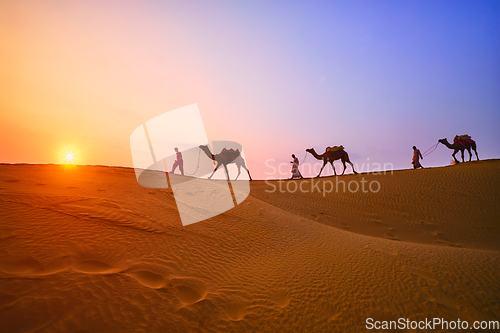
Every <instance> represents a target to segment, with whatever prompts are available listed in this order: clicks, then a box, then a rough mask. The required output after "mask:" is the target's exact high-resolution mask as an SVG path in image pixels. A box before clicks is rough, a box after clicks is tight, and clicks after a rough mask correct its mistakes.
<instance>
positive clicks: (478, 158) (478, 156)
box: [474, 149, 479, 161]
mask: <svg viewBox="0 0 500 333" xmlns="http://www.w3.org/2000/svg"><path fill="white" fill-rule="evenodd" d="M474 152H475V153H476V158H477V160H478V161H479V156H477V150H475V149H474Z"/></svg>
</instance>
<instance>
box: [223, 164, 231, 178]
mask: <svg viewBox="0 0 500 333" xmlns="http://www.w3.org/2000/svg"><path fill="white" fill-rule="evenodd" d="M222 165H223V166H224V170H225V171H226V176H227V181H230V179H229V171H228V170H227V166H226V165H225V164H222Z"/></svg>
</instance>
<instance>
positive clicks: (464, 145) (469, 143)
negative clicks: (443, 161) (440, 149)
mask: <svg viewBox="0 0 500 333" xmlns="http://www.w3.org/2000/svg"><path fill="white" fill-rule="evenodd" d="M438 142H440V143H442V144H443V145H445V146H446V147H448V148H450V149H453V150H454V151H453V154H451V156H452V157H453V159H454V160H455V162H457V163H460V162H459V161H458V160H457V158H456V157H455V154H456V153H458V151H460V153H461V154H462V162H465V161H464V150H466V149H467V151H468V152H469V162H470V161H471V160H472V153H471V152H470V150H471V148H472V150H474V153H476V158H477V160H478V161H479V156H478V155H477V151H476V142H475V141H474V140H472V139H470V140H466V141H455V142H453V144H450V143H449V142H448V139H447V138H444V139H439V140H438Z"/></svg>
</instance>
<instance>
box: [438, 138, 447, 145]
mask: <svg viewBox="0 0 500 333" xmlns="http://www.w3.org/2000/svg"><path fill="white" fill-rule="evenodd" d="M438 142H440V143H442V144H445V142H448V139H447V138H444V139H439V140H438Z"/></svg>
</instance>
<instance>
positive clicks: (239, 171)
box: [234, 164, 241, 180]
mask: <svg viewBox="0 0 500 333" xmlns="http://www.w3.org/2000/svg"><path fill="white" fill-rule="evenodd" d="M236 166H237V167H238V175H237V176H236V178H234V180H238V177H239V176H240V173H241V170H240V168H241V166H240V165H239V164H236Z"/></svg>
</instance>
